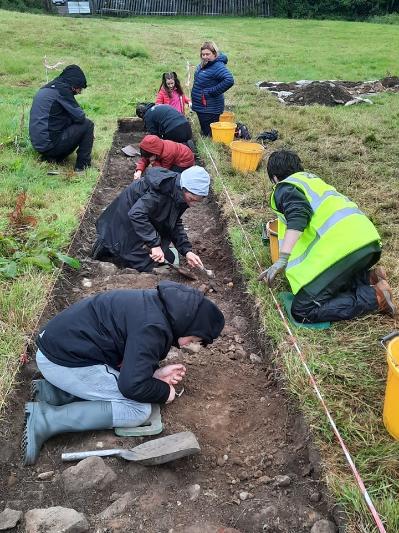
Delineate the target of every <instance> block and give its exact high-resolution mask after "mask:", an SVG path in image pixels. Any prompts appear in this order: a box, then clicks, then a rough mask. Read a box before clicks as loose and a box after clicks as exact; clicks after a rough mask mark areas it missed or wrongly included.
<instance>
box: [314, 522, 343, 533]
mask: <svg viewBox="0 0 399 533" xmlns="http://www.w3.org/2000/svg"><path fill="white" fill-rule="evenodd" d="M336 531H337V528H336V526H335V524H334V523H333V522H330V521H329V520H319V521H318V522H315V523H314V524H313V526H312V529H311V530H310V533H336Z"/></svg>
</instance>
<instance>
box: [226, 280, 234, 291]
mask: <svg viewBox="0 0 399 533" xmlns="http://www.w3.org/2000/svg"><path fill="white" fill-rule="evenodd" d="M227 287H229V288H230V289H232V288H233V287H234V283H233V282H232V281H229V282H228V283H227Z"/></svg>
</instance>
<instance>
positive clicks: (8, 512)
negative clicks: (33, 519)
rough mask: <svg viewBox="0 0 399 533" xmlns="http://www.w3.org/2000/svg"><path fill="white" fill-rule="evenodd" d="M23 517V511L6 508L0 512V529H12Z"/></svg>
mask: <svg viewBox="0 0 399 533" xmlns="http://www.w3.org/2000/svg"><path fill="white" fill-rule="evenodd" d="M21 518H22V511H14V510H13V509H9V508H6V509H4V511H3V512H2V513H0V531H5V530H6V529H12V528H13V527H15V526H16V525H17V524H18V522H19V521H20V520H21Z"/></svg>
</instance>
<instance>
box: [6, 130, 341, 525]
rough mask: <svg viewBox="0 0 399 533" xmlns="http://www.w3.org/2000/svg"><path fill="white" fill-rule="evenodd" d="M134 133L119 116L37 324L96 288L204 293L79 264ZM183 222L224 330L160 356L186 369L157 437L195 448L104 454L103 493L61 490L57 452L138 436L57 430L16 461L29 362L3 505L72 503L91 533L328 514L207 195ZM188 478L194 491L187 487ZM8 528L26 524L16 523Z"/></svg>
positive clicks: (303, 431) (127, 172) (9, 424)
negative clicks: (161, 460) (162, 287)
mask: <svg viewBox="0 0 399 533" xmlns="http://www.w3.org/2000/svg"><path fill="white" fill-rule="evenodd" d="M142 135H143V132H142V130H141V124H140V123H139V122H136V121H133V120H122V121H120V122H119V126H118V130H117V132H116V133H115V136H114V141H113V145H112V148H111V151H110V154H109V157H108V160H107V163H106V166H105V169H104V172H103V174H102V178H101V180H100V182H99V184H98V186H97V188H96V190H95V192H94V195H93V197H92V200H91V203H90V205H89V208H88V210H87V211H86V214H85V216H84V218H83V220H82V223H81V226H80V228H79V230H78V232H77V234H76V237H75V239H74V241H73V244H72V250H71V254H72V255H74V256H77V257H79V258H80V259H81V261H82V265H83V266H82V269H81V270H80V271H72V270H69V269H65V270H64V272H63V274H62V276H61V277H60V279H59V281H58V283H57V285H56V287H55V289H54V291H53V295H52V299H51V301H50V303H49V305H48V308H47V309H46V311H45V313H44V316H43V320H42V321H43V322H45V321H46V320H47V319H48V318H50V317H51V316H53V315H54V313H56V312H58V311H61V310H62V309H64V308H65V307H66V306H69V305H71V304H72V303H74V302H75V301H77V300H78V299H80V298H83V297H85V296H88V295H90V294H93V293H95V292H98V291H104V290H108V289H114V288H153V287H155V286H156V284H157V283H158V281H159V280H160V279H165V278H168V279H172V280H174V281H179V282H181V283H188V284H190V285H192V286H195V287H198V288H201V289H202V290H206V289H207V288H209V287H207V279H206V278H204V277H201V274H199V275H198V280H196V281H190V280H186V279H184V278H183V277H181V276H179V274H178V273H175V272H170V273H163V274H157V275H155V274H138V273H136V272H135V271H131V270H118V269H116V267H114V265H111V264H109V263H99V262H96V261H92V260H90V259H88V255H89V252H90V248H91V244H92V242H93V239H94V235H95V228H94V223H95V220H96V218H97V217H98V215H99V214H100V213H101V211H102V210H103V209H104V208H105V207H106V206H107V205H108V204H109V203H110V201H111V200H112V199H113V198H114V197H115V196H116V195H117V194H118V192H119V191H120V190H122V189H123V188H124V187H125V186H126V185H127V184H128V183H129V182H130V181H131V179H132V174H133V167H134V161H133V160H132V159H129V158H127V157H126V156H124V155H123V154H122V153H121V150H120V149H121V148H122V147H123V146H125V145H126V144H130V143H131V144H136V145H137V143H138V141H139V140H140V139H141V137H142ZM184 224H185V226H186V228H187V230H188V234H189V236H190V238H191V241H192V243H193V246H194V250H195V251H197V252H199V254H200V256H201V258H202V260H203V262H204V264H205V266H206V267H207V268H209V269H212V270H214V272H215V274H216V279H215V280H213V285H214V289H215V291H211V292H208V296H209V297H210V298H212V300H214V301H215V302H216V303H217V304H218V305H219V306H220V308H221V309H222V310H223V312H224V314H225V317H226V328H225V330H224V333H223V334H222V337H221V338H220V339H218V340H217V341H216V342H215V343H214V344H213V345H211V346H209V347H207V348H202V349H201V351H200V352H199V353H194V354H191V353H185V352H183V351H178V350H176V349H173V350H172V352H171V353H170V355H169V356H168V361H169V362H170V361H172V362H183V363H184V364H185V365H187V368H188V372H187V377H186V380H185V383H184V385H185V393H184V394H183V395H182V397H181V398H179V399H177V400H176V401H175V402H173V403H172V404H171V405H168V406H166V407H162V418H163V422H164V428H165V429H164V432H163V434H164V435H167V434H171V433H174V432H178V431H186V430H188V431H193V432H194V433H195V435H196V436H197V438H198V440H199V443H200V445H201V449H202V451H201V454H200V455H198V456H194V457H191V458H186V459H181V460H179V461H176V462H175V463H170V464H167V465H164V466H158V467H144V466H139V465H135V464H134V463H128V462H124V461H123V460H121V459H117V458H108V459H105V462H106V463H107V465H109V466H110V467H111V468H112V469H113V470H114V472H115V473H116V475H117V478H116V480H115V481H113V482H112V483H111V484H110V485H108V486H107V487H106V488H104V489H101V490H100V489H98V488H97V489H89V490H84V489H83V484H82V490H81V491H78V492H75V493H71V492H67V491H66V490H65V486H64V483H63V479H62V476H61V474H62V472H63V471H64V470H66V469H67V468H69V467H70V464H63V463H62V462H61V453H62V452H66V451H79V450H92V449H95V448H96V447H100V446H102V447H104V448H119V447H131V446H134V445H136V444H139V443H141V442H143V440H146V439H143V438H137V437H136V438H121V437H117V436H116V435H114V434H113V432H112V431H106V432H91V433H84V434H66V435H59V436H57V437H54V438H52V439H51V440H49V441H48V442H47V444H46V445H45V446H44V447H43V449H42V452H41V454H40V458H39V461H38V463H37V464H36V465H34V466H33V467H23V466H22V465H21V460H20V454H19V440H20V436H21V432H22V426H23V404H24V402H25V401H27V400H28V397H29V385H30V381H31V379H32V377H35V376H36V375H37V370H36V367H35V363H34V360H33V359H32V360H31V361H30V362H29V363H28V364H26V365H25V366H24V368H23V369H22V371H21V373H20V376H19V383H18V385H17V387H16V389H15V392H14V394H13V397H12V398H11V401H10V403H9V406H8V410H7V412H6V417H5V420H4V421H3V422H2V426H1V435H0V468H1V480H2V483H1V488H0V502H1V505H0V511H2V510H3V509H4V508H5V507H10V508H12V509H17V510H21V511H23V512H26V511H28V510H30V509H33V508H44V507H51V506H63V507H69V508H73V509H75V510H77V511H79V512H83V513H84V514H85V515H86V517H87V519H88V520H89V523H90V531H96V532H105V531H120V532H136V531H148V532H159V533H168V532H172V531H173V533H178V532H180V533H183V532H187V533H195V532H198V533H200V532H201V533H206V532H209V533H211V532H212V533H216V532H217V531H219V532H221V531H225V529H223V528H235V529H236V530H238V531H241V532H243V533H250V532H262V531H266V532H276V533H277V532H282V533H283V532H284V533H288V532H295V533H301V532H308V531H310V529H311V527H312V525H313V524H314V523H315V522H316V521H317V520H320V519H322V518H324V519H329V518H331V508H332V507H331V504H330V502H329V500H328V495H327V493H326V491H325V488H324V486H323V484H322V482H321V481H320V480H319V476H320V467H319V460H318V456H317V453H316V452H315V450H314V448H313V447H312V444H311V441H310V439H309V435H308V431H307V428H306V425H305V423H304V422H303V419H302V417H301V415H300V414H299V413H298V412H297V410H296V408H295V407H294V406H293V405H292V402H291V400H289V399H288V398H287V396H286V394H285V393H284V392H283V391H282V390H281V388H280V386H279V384H278V383H277V382H276V380H275V377H274V376H275V372H274V369H273V366H272V363H271V361H270V359H269V353H270V346H269V345H268V344H267V341H266V340H263V341H261V340H260V339H259V337H258V336H257V333H256V330H257V327H256V324H255V323H254V322H252V321H251V318H250V316H251V312H250V311H251V309H250V305H251V304H250V302H248V301H247V299H246V297H245V296H244V289H243V287H242V285H241V281H240V278H239V276H238V274H237V273H236V272H235V270H234V261H233V259H232V256H231V251H230V248H229V246H228V245H227V241H226V237H225V234H224V232H223V224H222V222H221V220H220V219H219V214H218V210H217V206H216V203H215V202H214V201H213V200H212V199H210V200H207V202H205V203H203V204H201V205H200V206H198V207H195V208H192V209H189V210H188V211H187V212H186V214H185V216H184ZM33 354H34V350H33V347H32V354H31V355H32V356H33ZM259 358H260V359H259ZM49 471H53V472H54V474H51V475H49V478H48V479H46V480H42V479H40V478H39V477H38V476H39V474H40V473H43V472H49ZM194 485H199V488H198V487H195V489H193V486H194ZM193 490H194V493H193ZM129 491H130V492H131V495H132V498H131V501H130V504H129V505H128V506H127V507H126V508H125V509H124V510H123V511H122V512H121V513H120V514H118V513H116V515H114V516H113V517H112V518H109V519H100V518H98V514H99V513H100V512H101V511H103V510H104V509H105V508H107V507H108V506H109V505H110V504H111V503H112V502H113V501H115V500H116V499H117V498H118V497H119V496H121V495H123V494H125V493H127V492H129ZM219 528H222V529H219ZM15 531H25V529H24V521H23V520H22V522H21V523H20V525H18V526H17V528H16V529H15Z"/></svg>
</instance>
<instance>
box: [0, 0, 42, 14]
mask: <svg viewBox="0 0 399 533" xmlns="http://www.w3.org/2000/svg"><path fill="white" fill-rule="evenodd" d="M0 9H8V10H9V11H29V12H31V13H43V11H50V10H51V3H48V2H46V0H0Z"/></svg>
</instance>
